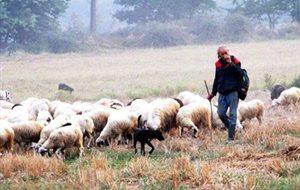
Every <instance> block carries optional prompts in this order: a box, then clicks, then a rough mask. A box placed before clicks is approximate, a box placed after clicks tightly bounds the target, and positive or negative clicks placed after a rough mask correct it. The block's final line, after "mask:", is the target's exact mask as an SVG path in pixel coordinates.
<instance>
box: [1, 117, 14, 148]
mask: <svg viewBox="0 0 300 190" xmlns="http://www.w3.org/2000/svg"><path fill="white" fill-rule="evenodd" d="M14 138H15V133H14V130H13V129H12V128H11V124H10V123H9V122H7V121H3V120H2V121H0V152H2V148H3V147H6V148H7V150H8V151H12V150H13V145H14Z"/></svg>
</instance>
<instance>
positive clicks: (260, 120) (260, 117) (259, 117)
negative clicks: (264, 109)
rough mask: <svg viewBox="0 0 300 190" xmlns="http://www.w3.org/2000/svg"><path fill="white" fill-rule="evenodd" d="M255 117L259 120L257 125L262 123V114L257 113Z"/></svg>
mask: <svg viewBox="0 0 300 190" xmlns="http://www.w3.org/2000/svg"><path fill="white" fill-rule="evenodd" d="M256 118H257V120H258V122H259V125H261V124H262V116H261V115H258V116H257V117H256Z"/></svg>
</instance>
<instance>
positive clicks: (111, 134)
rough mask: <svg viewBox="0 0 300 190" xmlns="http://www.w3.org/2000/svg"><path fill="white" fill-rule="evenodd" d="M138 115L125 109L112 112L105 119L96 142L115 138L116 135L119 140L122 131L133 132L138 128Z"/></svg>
mask: <svg viewBox="0 0 300 190" xmlns="http://www.w3.org/2000/svg"><path fill="white" fill-rule="evenodd" d="M139 119H140V116H136V115H135V114H134V113H130V112H126V111H116V112H113V113H112V114H111V115H110V116H109V117H108V120H107V124H106V125H105V127H104V129H103V130H102V132H101V133H100V135H99V137H98V138H97V139H96V143H97V144H98V145H99V143H103V142H105V141H106V140H108V139H109V138H115V137H116V136H118V140H119V142H120V141H121V136H122V134H124V133H129V134H131V133H133V131H134V130H135V129H137V128H138V123H139Z"/></svg>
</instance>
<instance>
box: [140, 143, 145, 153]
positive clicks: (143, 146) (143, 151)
mask: <svg viewBox="0 0 300 190" xmlns="http://www.w3.org/2000/svg"><path fill="white" fill-rule="evenodd" d="M141 154H142V155H143V156H145V154H146V151H145V142H141Z"/></svg>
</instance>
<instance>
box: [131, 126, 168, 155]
mask: <svg viewBox="0 0 300 190" xmlns="http://www.w3.org/2000/svg"><path fill="white" fill-rule="evenodd" d="M133 139H134V140H133V141H134V142H133V147H134V149H135V154H136V153H137V148H136V144H137V142H140V143H141V154H142V155H145V154H146V151H145V144H147V145H149V146H150V147H151V150H150V151H149V154H152V152H153V151H154V146H153V145H152V143H151V140H152V139H158V140H159V141H163V140H164V139H165V138H164V137H163V135H162V133H161V131H159V130H147V129H140V130H137V131H136V132H135V133H134V135H133Z"/></svg>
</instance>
